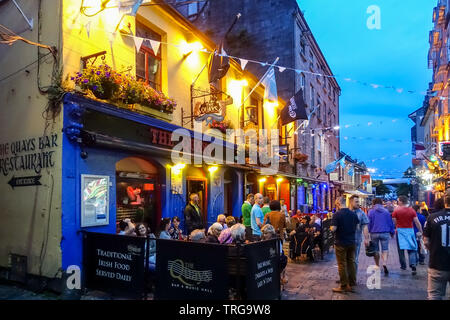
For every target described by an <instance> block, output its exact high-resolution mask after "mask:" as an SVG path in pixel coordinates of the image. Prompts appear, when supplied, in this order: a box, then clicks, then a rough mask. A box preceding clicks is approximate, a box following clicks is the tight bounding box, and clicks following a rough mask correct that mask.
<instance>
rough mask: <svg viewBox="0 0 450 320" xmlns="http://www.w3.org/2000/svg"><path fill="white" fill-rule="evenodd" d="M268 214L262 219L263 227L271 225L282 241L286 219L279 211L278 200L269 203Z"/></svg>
mask: <svg viewBox="0 0 450 320" xmlns="http://www.w3.org/2000/svg"><path fill="white" fill-rule="evenodd" d="M269 207H270V210H271V211H270V212H269V213H268V214H266V216H265V217H264V223H263V226H264V225H268V224H271V225H272V226H273V227H274V229H275V232H276V233H277V235H278V236H279V237H280V239H281V240H284V229H285V228H286V217H285V215H284V212H282V211H281V210H282V209H281V204H280V201H278V200H273V201H271V202H270V205H269Z"/></svg>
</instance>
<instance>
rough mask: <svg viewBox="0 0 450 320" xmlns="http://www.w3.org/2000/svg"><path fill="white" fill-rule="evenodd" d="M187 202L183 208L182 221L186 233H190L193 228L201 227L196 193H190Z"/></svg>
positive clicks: (200, 215)
mask: <svg viewBox="0 0 450 320" xmlns="http://www.w3.org/2000/svg"><path fill="white" fill-rule="evenodd" d="M189 199H190V201H189V203H188V204H187V205H186V207H185V208H184V223H185V226H186V232H187V234H188V235H189V234H191V232H192V231H194V230H195V229H203V228H204V226H203V223H202V212H201V210H200V207H199V201H200V199H199V197H198V194H196V193H191V195H190V196H189Z"/></svg>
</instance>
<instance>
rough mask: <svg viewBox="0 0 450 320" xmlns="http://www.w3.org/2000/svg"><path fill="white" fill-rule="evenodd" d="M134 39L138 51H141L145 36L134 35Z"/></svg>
mask: <svg viewBox="0 0 450 320" xmlns="http://www.w3.org/2000/svg"><path fill="white" fill-rule="evenodd" d="M133 40H134V45H135V47H136V52H139V50H141V46H142V43H143V42H144V38H139V37H134V38H133Z"/></svg>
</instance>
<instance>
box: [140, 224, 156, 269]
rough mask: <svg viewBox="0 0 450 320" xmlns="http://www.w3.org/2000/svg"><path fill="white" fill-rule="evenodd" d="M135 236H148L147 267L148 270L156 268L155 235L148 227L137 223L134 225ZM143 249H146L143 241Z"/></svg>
mask: <svg viewBox="0 0 450 320" xmlns="http://www.w3.org/2000/svg"><path fill="white" fill-rule="evenodd" d="M136 236H138V237H145V238H146V237H147V236H148V237H149V238H150V248H149V255H148V267H149V270H150V271H155V270H156V240H155V239H156V237H155V235H154V234H153V233H151V232H150V228H147V227H146V226H145V225H144V224H142V223H141V224H138V225H137V226H136ZM145 251H147V242H145Z"/></svg>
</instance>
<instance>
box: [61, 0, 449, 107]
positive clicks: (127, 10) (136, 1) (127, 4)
mask: <svg viewBox="0 0 450 320" xmlns="http://www.w3.org/2000/svg"><path fill="white" fill-rule="evenodd" d="M142 3H143V1H142V0H119V11H120V12H122V13H124V14H129V15H136V12H137V10H138V8H139V6H140V5H141V4H142ZM82 17H83V16H81V18H82ZM76 18H77V17H75V18H74V19H73V21H75V20H77V19H76ZM77 21H78V20H77ZM80 21H82V19H80ZM80 25H82V26H84V27H85V28H86V32H87V35H88V37H90V29H91V25H90V22H87V23H85V24H84V23H83V22H81V23H80ZM68 28H69V29H72V28H73V24H72V26H68ZM99 30H102V31H104V32H109V31H106V30H104V29H99ZM124 36H129V37H134V36H132V35H124ZM144 40H150V39H144ZM160 44H161V42H159V43H158V44H156V43H154V45H155V49H158V48H159V45H160ZM165 44H168V45H172V46H175V47H180V45H178V44H173V43H166V42H165ZM201 51H203V52H206V53H209V54H211V55H212V53H211V52H210V51H209V50H206V49H203V50H201ZM214 52H217V50H215V51H214ZM220 52H221V53H220V55H219V56H220V57H221V58H223V60H224V61H226V60H229V59H230V58H232V59H236V60H238V59H240V60H241V67H242V68H243V69H244V68H245V67H246V66H247V63H248V62H252V63H257V64H259V65H261V66H267V65H268V63H267V62H263V61H256V60H250V59H244V58H241V57H236V56H232V55H228V54H226V53H225V51H223V50H220ZM224 65H226V63H225V64H224ZM276 67H277V68H278V71H279V72H280V73H281V72H284V71H285V70H292V71H294V72H297V73H304V74H310V75H313V76H320V77H325V78H334V79H336V80H338V79H341V80H343V81H347V82H351V83H357V84H361V85H363V86H366V87H372V88H373V89H378V88H383V89H392V90H393V91H394V92H396V93H398V94H402V93H405V92H407V93H409V94H418V95H422V96H426V97H429V98H432V97H436V98H438V99H440V100H450V98H449V97H443V96H438V95H437V91H435V92H432V91H430V90H428V91H419V90H407V89H404V88H397V87H395V86H387V85H381V84H374V83H367V82H364V81H359V80H354V79H351V78H345V77H343V76H340V75H339V76H338V75H329V74H322V73H318V72H312V71H310V70H301V69H295V68H291V67H284V66H278V65H277V66H276ZM219 69H222V68H221V67H219ZM447 86H448V83H447V84H446V87H447Z"/></svg>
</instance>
